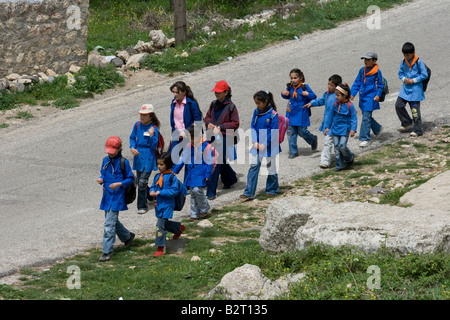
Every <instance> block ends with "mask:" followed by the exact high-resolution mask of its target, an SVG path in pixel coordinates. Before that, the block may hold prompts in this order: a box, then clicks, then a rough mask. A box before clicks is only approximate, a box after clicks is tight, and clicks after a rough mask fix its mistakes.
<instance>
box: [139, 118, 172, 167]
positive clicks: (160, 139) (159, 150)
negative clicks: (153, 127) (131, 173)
mask: <svg viewBox="0 0 450 320" xmlns="http://www.w3.org/2000/svg"><path fill="white" fill-rule="evenodd" d="M140 123H141V121H139V122H138V123H136V129H137V128H138V126H139V124H140ZM164 144H165V143H164V137H163V136H162V134H161V132H159V130H158V145H157V146H156V150H155V156H156V159H158V158H159V156H160V155H161V153H163V151H164Z"/></svg>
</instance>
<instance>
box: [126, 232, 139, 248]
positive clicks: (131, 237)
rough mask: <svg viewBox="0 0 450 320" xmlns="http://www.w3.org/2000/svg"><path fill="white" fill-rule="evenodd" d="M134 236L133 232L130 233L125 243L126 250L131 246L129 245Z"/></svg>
mask: <svg viewBox="0 0 450 320" xmlns="http://www.w3.org/2000/svg"><path fill="white" fill-rule="evenodd" d="M135 236H136V235H135V234H134V233H133V232H130V239H128V240H127V241H125V248H128V247H130V246H131V244H132V243H133V239H134V237H135Z"/></svg>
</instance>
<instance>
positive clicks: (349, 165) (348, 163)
mask: <svg viewBox="0 0 450 320" xmlns="http://www.w3.org/2000/svg"><path fill="white" fill-rule="evenodd" d="M353 161H355V157H353V159H352V161H349V162H347V166H348V167H351V166H352V164H353Z"/></svg>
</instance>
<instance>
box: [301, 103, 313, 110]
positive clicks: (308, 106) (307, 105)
mask: <svg viewBox="0 0 450 320" xmlns="http://www.w3.org/2000/svg"><path fill="white" fill-rule="evenodd" d="M310 107H311V103H307V104H305V105H304V106H303V109H304V108H310Z"/></svg>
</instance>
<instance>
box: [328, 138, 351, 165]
mask: <svg viewBox="0 0 450 320" xmlns="http://www.w3.org/2000/svg"><path fill="white" fill-rule="evenodd" d="M348 135H349V134H348V133H347V135H345V136H333V142H334V154H335V156H336V169H339V170H341V169H345V167H346V166H347V165H346V162H351V161H353V158H354V155H353V153H352V152H351V151H350V149H349V148H348V147H347V141H348Z"/></svg>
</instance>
